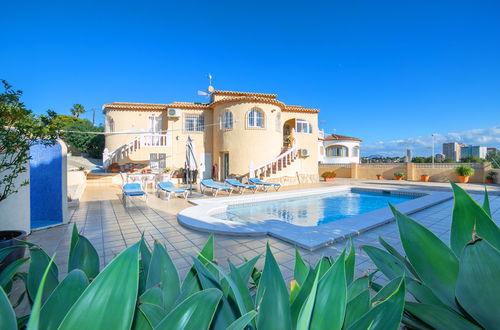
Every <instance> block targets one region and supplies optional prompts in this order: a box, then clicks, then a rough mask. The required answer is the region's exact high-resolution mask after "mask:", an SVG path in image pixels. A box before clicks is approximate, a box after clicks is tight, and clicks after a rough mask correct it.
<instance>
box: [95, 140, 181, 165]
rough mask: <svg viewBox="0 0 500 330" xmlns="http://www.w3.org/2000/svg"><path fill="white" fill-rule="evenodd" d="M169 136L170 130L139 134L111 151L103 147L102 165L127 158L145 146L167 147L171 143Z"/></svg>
mask: <svg viewBox="0 0 500 330" xmlns="http://www.w3.org/2000/svg"><path fill="white" fill-rule="evenodd" d="M171 138H172V134H171V132H167V133H166V134H157V133H148V134H141V135H139V136H137V137H135V138H134V139H132V141H130V142H128V143H126V144H124V145H122V146H121V147H119V148H117V149H115V150H113V151H112V152H109V151H108V149H104V152H103V154H102V164H103V167H104V168H108V166H109V165H111V164H113V163H118V162H120V161H121V160H124V159H127V158H129V157H130V155H131V154H133V153H134V152H136V151H137V150H140V149H142V148H145V147H167V146H169V145H170V144H171Z"/></svg>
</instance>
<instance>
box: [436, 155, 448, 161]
mask: <svg viewBox="0 0 500 330" xmlns="http://www.w3.org/2000/svg"><path fill="white" fill-rule="evenodd" d="M445 158H446V156H445V155H444V154H436V160H437V161H439V162H442V161H443V160H445Z"/></svg>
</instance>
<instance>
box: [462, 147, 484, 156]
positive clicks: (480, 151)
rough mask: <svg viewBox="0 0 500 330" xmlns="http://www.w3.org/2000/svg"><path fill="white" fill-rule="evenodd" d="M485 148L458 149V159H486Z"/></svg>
mask: <svg viewBox="0 0 500 330" xmlns="http://www.w3.org/2000/svg"><path fill="white" fill-rule="evenodd" d="M486 150H487V148H486V147H482V146H472V145H470V146H463V147H462V148H460V153H461V155H460V158H465V157H474V156H475V157H479V158H486Z"/></svg>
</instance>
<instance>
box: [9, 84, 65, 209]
mask: <svg viewBox="0 0 500 330" xmlns="http://www.w3.org/2000/svg"><path fill="white" fill-rule="evenodd" d="M0 82H1V83H2V85H3V86H2V87H3V91H2V92H1V93H0V173H1V175H0V202H1V201H2V200H4V199H6V198H7V197H8V196H9V195H11V194H14V193H16V192H17V191H18V189H19V187H20V186H23V185H27V184H29V182H28V181H24V182H22V183H18V182H16V181H17V180H16V179H17V178H18V176H19V175H20V174H21V173H23V172H26V171H27V165H28V160H29V159H30V155H29V150H30V147H31V146H33V145H35V144H44V145H52V144H54V143H55V142H56V139H57V137H58V130H59V129H60V128H61V125H60V124H59V123H57V122H54V118H55V113H54V112H53V111H48V112H47V114H46V115H39V116H36V115H34V114H33V113H32V112H31V110H29V109H27V108H26V106H25V105H24V103H23V102H21V96H22V92H21V91H17V90H14V89H12V86H10V85H9V84H8V83H7V82H6V81H5V80H0Z"/></svg>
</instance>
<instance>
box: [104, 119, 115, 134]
mask: <svg viewBox="0 0 500 330" xmlns="http://www.w3.org/2000/svg"><path fill="white" fill-rule="evenodd" d="M106 131H107V132H108V133H113V132H114V131H115V121H114V119H113V118H112V117H110V116H106Z"/></svg>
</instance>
